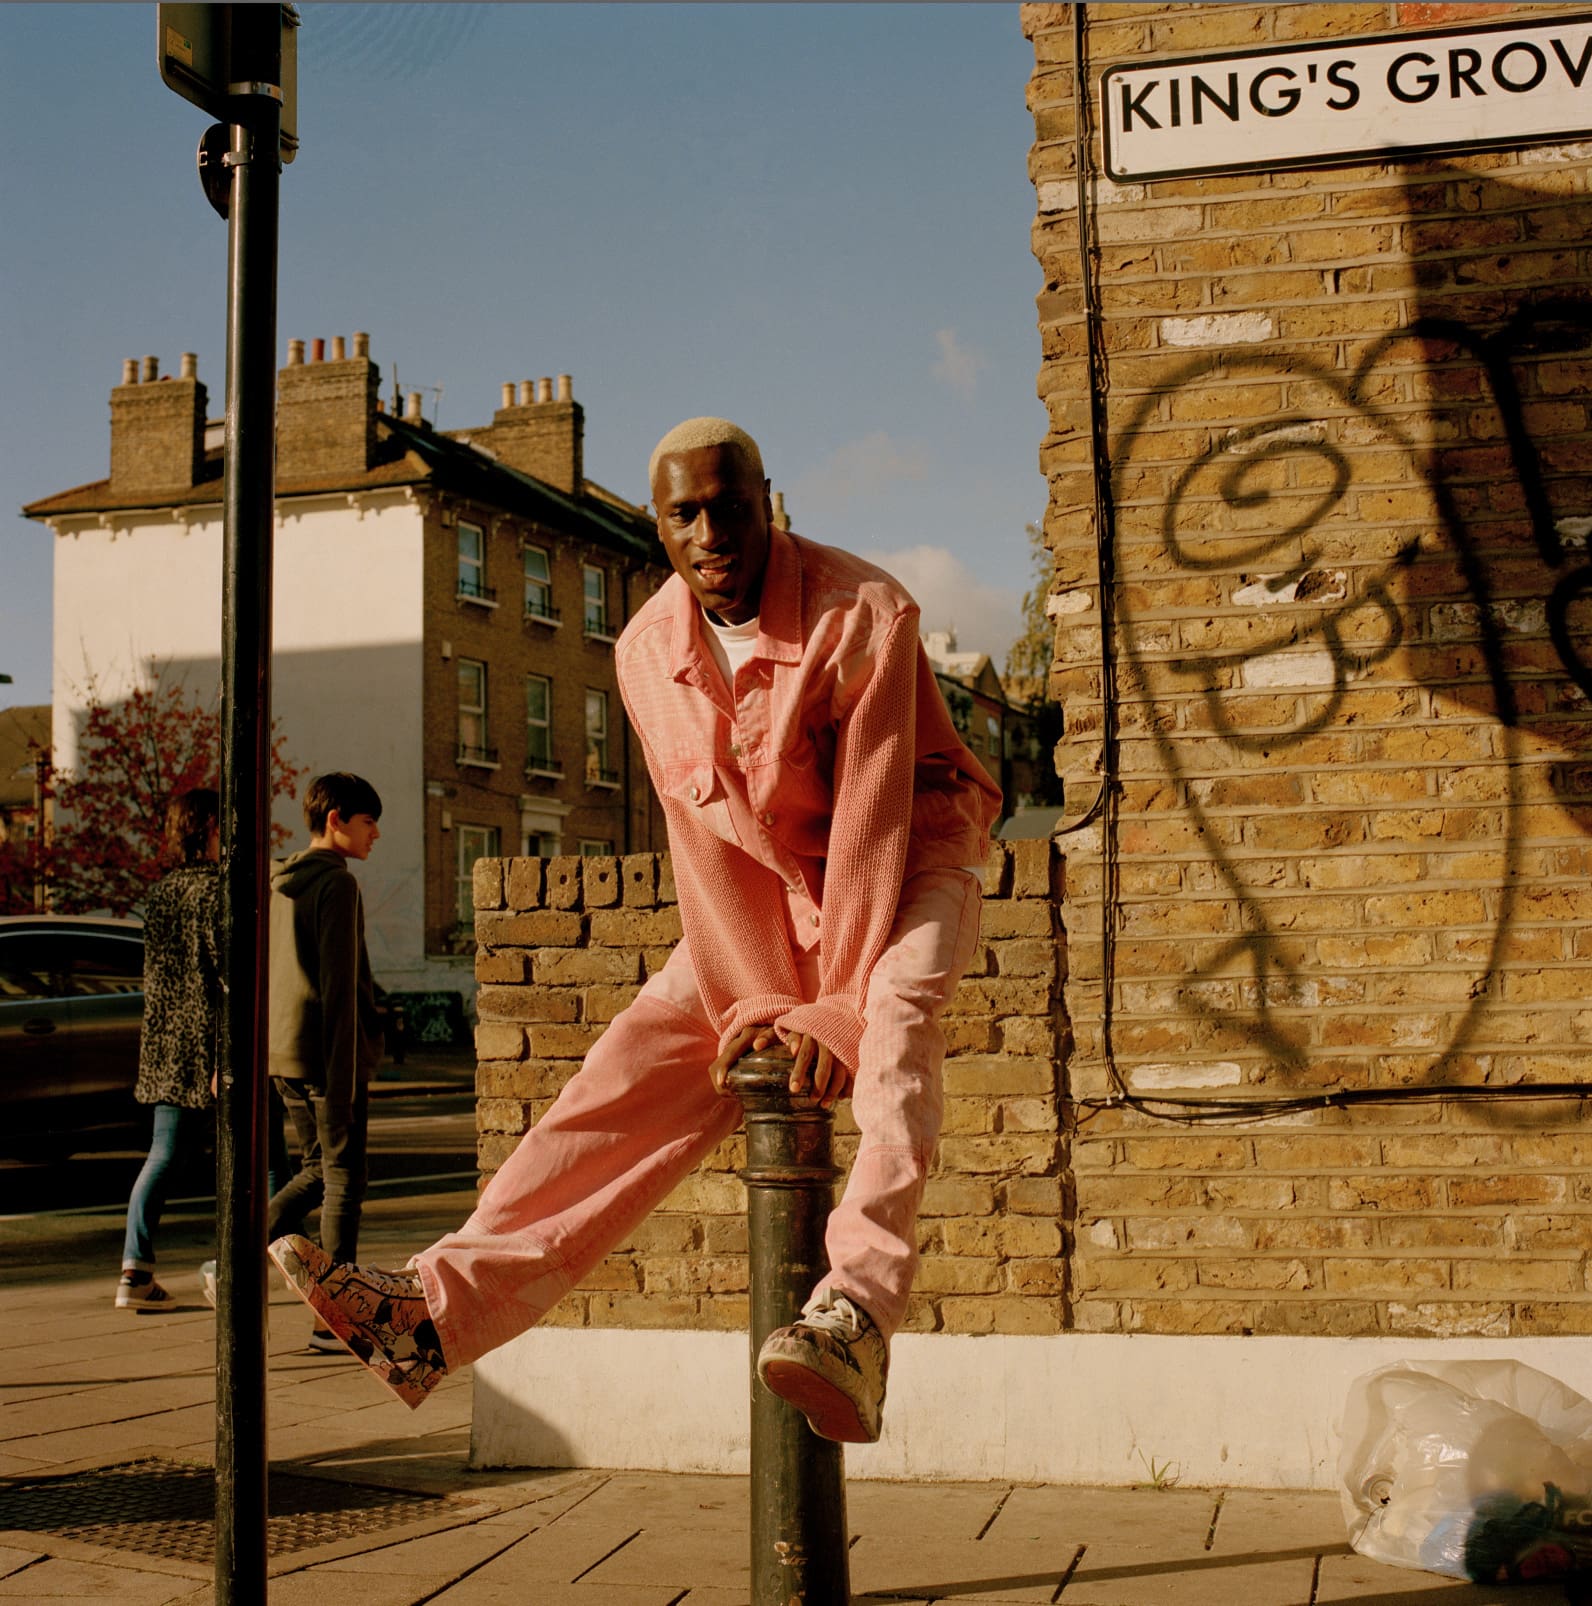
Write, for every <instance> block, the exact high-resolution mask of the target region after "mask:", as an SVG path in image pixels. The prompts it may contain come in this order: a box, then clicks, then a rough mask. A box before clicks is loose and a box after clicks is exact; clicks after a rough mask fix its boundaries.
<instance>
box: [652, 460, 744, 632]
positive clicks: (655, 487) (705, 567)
mask: <svg viewBox="0 0 1592 1606" xmlns="http://www.w3.org/2000/svg"><path fill="white" fill-rule="evenodd" d="M652 504H653V506H654V507H655V508H656V509H657V511H658V539H659V540H660V541H662V542H663V549H664V551H665V552H667V553H668V554H669V561H670V563H672V564H673V565H674V571H675V573H676V574H678V575H679V576H680V578H681V579H682V580H684V581H685V583H686V585H688V586H689V587H690V588H691V594H692V596H694V597H695V598H696V599H697V601H698V602H699V603H701V604H702V606H703V608H705V609H706V610H707V611H708V612H709V613H711V614H713V615H714V616H715V617H717V618H719V619H721V620H723V622H724V623H725V624H729V625H740V624H745V623H746V621H747V620H748V619H754V618H756V617H757V604H758V598H759V597H760V596H761V594H762V589H763V571H764V570H765V569H766V568H767V567H768V540H769V536H768V531H769V524H770V522H771V521H772V519H773V508H772V506H771V504H770V502H769V496H768V481H767V480H763V479H759V478H758V477H757V474H756V473H755V472H754V471H753V470H752V469H751V468H750V467H749V466H748V465H747V463H746V461H745V459H744V458H743V457H742V456H741V453H740V452H739V451H738V450H737V449H736V448H735V447H733V446H700V447H697V448H695V449H694V450H692V451H688V452H670V453H668V454H667V455H666V456H663V457H660V458H659V459H658V466H657V468H656V470H655V471H654V473H653V476H652Z"/></svg>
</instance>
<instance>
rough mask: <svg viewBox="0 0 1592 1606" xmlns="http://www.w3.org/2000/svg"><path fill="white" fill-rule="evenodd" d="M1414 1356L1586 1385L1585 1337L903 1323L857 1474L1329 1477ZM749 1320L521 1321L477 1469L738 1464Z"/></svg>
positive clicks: (481, 1412)
mask: <svg viewBox="0 0 1592 1606" xmlns="http://www.w3.org/2000/svg"><path fill="white" fill-rule="evenodd" d="M1411 1359H1441V1360H1472V1359H1487V1360H1501V1359H1514V1360H1519V1361H1524V1362H1526V1363H1527V1364H1528V1365H1531V1366H1535V1367H1536V1368H1537V1369H1538V1370H1539V1371H1543V1372H1547V1373H1548V1374H1549V1375H1551V1376H1553V1377H1557V1378H1559V1379H1561V1380H1562V1381H1563V1382H1565V1383H1567V1384H1568V1385H1569V1386H1570V1387H1571V1388H1573V1389H1575V1390H1576V1391H1577V1392H1578V1393H1580V1394H1583V1395H1586V1396H1588V1397H1592V1345H1589V1344H1588V1343H1587V1341H1586V1340H1585V1339H1584V1338H1535V1339H1530V1338H1528V1339H1431V1340H1422V1339H1372V1338H1173V1337H1154V1336H1132V1337H1129V1336H1121V1335H1116V1334H1104V1333H1084V1334H1075V1333H1064V1334H1059V1335H1054V1336H1049V1337H1034V1336H1011V1337H956V1336H947V1335H944V1334H924V1333H902V1334H899V1335H898V1336H897V1337H896V1339H895V1341H894V1343H893V1344H892V1345H891V1357H890V1381H889V1391H888V1397H887V1400H886V1404H885V1414H884V1422H885V1427H884V1436H883V1438H881V1439H880V1441H879V1443H878V1444H874V1445H848V1446H847V1447H846V1474H847V1476H848V1477H852V1478H921V1479H945V1480H955V1479H967V1480H986V1479H987V1480H1005V1481H1011V1482H1019V1483H1070V1484H1105V1485H1122V1484H1130V1483H1137V1482H1145V1481H1148V1479H1149V1476H1150V1471H1149V1464H1150V1463H1151V1462H1152V1461H1153V1462H1154V1464H1155V1466H1156V1467H1158V1468H1159V1467H1161V1466H1163V1465H1166V1466H1168V1467H1170V1468H1174V1469H1175V1470H1176V1474H1177V1477H1178V1480H1179V1482H1180V1483H1181V1484H1182V1485H1184V1486H1186V1487H1193V1486H1200V1487H1212V1486H1217V1487H1220V1486H1226V1487H1232V1488H1252V1489H1331V1488H1335V1487H1336V1481H1335V1471H1336V1466H1337V1457H1338V1435H1339V1430H1340V1424H1341V1422H1342V1416H1343V1403H1344V1399H1345V1396H1346V1395H1347V1394H1348V1390H1349V1385H1350V1384H1351V1383H1352V1382H1353V1381H1354V1379H1355V1378H1357V1377H1359V1376H1360V1375H1361V1374H1362V1373H1364V1372H1369V1371H1371V1370H1372V1369H1373V1368H1375V1367H1378V1366H1386V1365H1389V1364H1390V1363H1392V1362H1394V1361H1402V1360H1411ZM749 1372H750V1364H749V1358H748V1346H747V1339H746V1335H745V1334H744V1333H695V1332H693V1333H674V1332H648V1331H641V1332H638V1331H634V1330H619V1329H611V1328H599V1329H591V1328H572V1327H545V1328H533V1329H532V1330H531V1331H530V1332H528V1333H525V1334H522V1335H521V1336H520V1337H519V1338H517V1339H515V1340H514V1341H513V1342H511V1343H509V1344H505V1345H504V1346H503V1347H502V1348H501V1349H498V1350H494V1351H493V1352H492V1353H491V1354H490V1355H486V1356H483V1357H482V1358H481V1359H480V1360H478V1361H477V1362H476V1363H475V1367H474V1375H475V1417H474V1423H473V1426H472V1432H471V1445H470V1449H471V1463H472V1465H475V1466H480V1467H508V1466H516V1467H525V1466H531V1467H541V1466H552V1467H581V1466H587V1467H636V1468H650V1469H657V1470H663V1471H671V1472H730V1473H744V1472H745V1471H746V1470H747V1447H746V1446H747V1438H746V1435H747V1420H748V1404H747V1379H748V1376H749Z"/></svg>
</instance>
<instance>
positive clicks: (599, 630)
mask: <svg viewBox="0 0 1592 1606" xmlns="http://www.w3.org/2000/svg"><path fill="white" fill-rule="evenodd" d="M585 633H586V639H587V640H588V641H613V640H614V639H615V637H614V633H613V631H612V629H611V628H610V627H609V624H608V615H607V614H606V613H594V612H592V611H591V610H588V611H587V614H586V621H585Z"/></svg>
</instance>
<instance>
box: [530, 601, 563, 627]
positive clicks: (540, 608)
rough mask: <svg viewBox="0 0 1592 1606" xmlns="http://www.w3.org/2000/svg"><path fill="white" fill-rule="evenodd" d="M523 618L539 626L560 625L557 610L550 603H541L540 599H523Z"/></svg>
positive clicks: (561, 621) (560, 620)
mask: <svg viewBox="0 0 1592 1606" xmlns="http://www.w3.org/2000/svg"><path fill="white" fill-rule="evenodd" d="M525 617H526V618H527V619H530V620H532V621H533V622H534V623H536V624H539V625H557V624H562V623H563V620H562V619H561V618H560V617H559V612H558V609H557V608H555V607H554V606H553V605H552V603H550V602H543V601H542V599H541V598H540V597H527V598H526V599H525Z"/></svg>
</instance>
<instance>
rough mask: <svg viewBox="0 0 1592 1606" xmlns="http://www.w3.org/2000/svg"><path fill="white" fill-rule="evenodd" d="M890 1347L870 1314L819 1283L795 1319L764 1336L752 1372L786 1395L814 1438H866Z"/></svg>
mask: <svg viewBox="0 0 1592 1606" xmlns="http://www.w3.org/2000/svg"><path fill="white" fill-rule="evenodd" d="M889 1369H890V1351H889V1349H888V1347H887V1346H886V1344H885V1341H884V1335H883V1334H882V1333H881V1332H880V1331H879V1329H878V1328H877V1327H875V1326H874V1323H873V1318H872V1317H871V1316H869V1314H868V1313H867V1311H865V1310H863V1309H862V1307H861V1306H859V1305H854V1304H853V1303H852V1302H851V1300H849V1299H848V1298H847V1297H846V1296H845V1295H844V1294H837V1293H835V1292H834V1291H833V1290H832V1289H828V1288H821V1289H819V1291H818V1292H817V1293H816V1294H814V1295H813V1297H812V1298H811V1299H810V1300H808V1301H807V1303H806V1304H805V1305H804V1306H803V1307H802V1314H801V1320H800V1321H797V1322H793V1323H792V1324H791V1325H790V1326H789V1327H781V1328H778V1329H776V1330H775V1331H774V1332H772V1333H770V1334H769V1335H768V1337H767V1338H765V1339H764V1340H763V1347H762V1349H761V1350H760V1351H759V1352H758V1356H757V1375H758V1376H759V1377H760V1378H761V1379H762V1380H763V1384H764V1387H766V1388H767V1389H768V1390H769V1392H770V1393H772V1394H777V1395H779V1397H780V1398H781V1399H782V1400H787V1401H789V1403H790V1404H792V1405H794V1406H795V1407H796V1409H797V1410H798V1411H800V1412H801V1413H802V1415H803V1416H805V1417H806V1418H807V1424H808V1426H809V1427H811V1428H812V1430H813V1432H814V1433H816V1434H817V1435H818V1436H819V1437H820V1438H824V1439H837V1440H839V1441H840V1442H841V1443H844V1444H872V1443H873V1442H874V1441H875V1440H876V1439H877V1438H878V1437H879V1428H880V1416H881V1413H882V1412H883V1410H884V1385H885V1376H886V1374H887V1373H888V1371H889Z"/></svg>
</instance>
